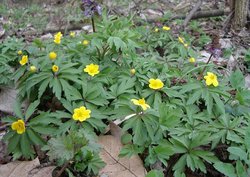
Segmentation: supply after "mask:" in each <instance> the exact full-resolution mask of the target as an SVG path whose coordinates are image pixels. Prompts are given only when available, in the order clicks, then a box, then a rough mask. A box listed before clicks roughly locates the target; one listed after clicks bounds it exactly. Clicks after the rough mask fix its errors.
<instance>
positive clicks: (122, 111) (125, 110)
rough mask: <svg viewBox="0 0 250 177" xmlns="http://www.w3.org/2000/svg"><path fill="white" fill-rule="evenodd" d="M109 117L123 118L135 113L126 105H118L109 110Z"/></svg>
mask: <svg viewBox="0 0 250 177" xmlns="http://www.w3.org/2000/svg"><path fill="white" fill-rule="evenodd" d="M109 114H110V116H109V117H110V119H111V120H113V119H123V118H125V117H126V116H128V115H131V114H135V111H134V110H133V109H131V108H130V107H128V106H120V107H118V108H116V109H114V110H112V111H110V113H109Z"/></svg>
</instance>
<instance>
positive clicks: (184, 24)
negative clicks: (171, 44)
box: [183, 0, 203, 28]
mask: <svg viewBox="0 0 250 177" xmlns="http://www.w3.org/2000/svg"><path fill="white" fill-rule="evenodd" d="M202 2H203V1H202V0H199V1H198V2H197V3H196V5H195V6H194V8H193V9H192V10H191V11H190V12H189V14H188V15H187V17H186V18H185V20H184V23H183V27H184V28H185V27H186V26H187V24H188V22H189V21H190V20H191V19H192V17H193V15H194V13H195V12H196V11H197V10H198V9H199V8H200V6H201V5H202Z"/></svg>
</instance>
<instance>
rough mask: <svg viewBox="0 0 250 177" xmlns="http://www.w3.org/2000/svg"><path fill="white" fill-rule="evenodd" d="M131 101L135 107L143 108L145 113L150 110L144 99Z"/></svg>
mask: <svg viewBox="0 0 250 177" xmlns="http://www.w3.org/2000/svg"><path fill="white" fill-rule="evenodd" d="M131 101H132V102H133V104H134V105H137V106H141V108H142V109H143V110H144V111H145V110H147V109H148V108H150V106H149V105H148V104H147V103H146V101H145V99H144V98H142V99H139V100H136V99H131Z"/></svg>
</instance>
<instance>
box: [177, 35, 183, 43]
mask: <svg viewBox="0 0 250 177" xmlns="http://www.w3.org/2000/svg"><path fill="white" fill-rule="evenodd" d="M178 41H179V42H180V43H182V44H184V39H183V38H182V37H180V36H179V37H178Z"/></svg>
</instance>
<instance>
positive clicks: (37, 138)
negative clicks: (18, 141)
mask: <svg viewBox="0 0 250 177" xmlns="http://www.w3.org/2000/svg"><path fill="white" fill-rule="evenodd" d="M27 134H28V137H29V139H30V140H31V141H32V143H34V144H35V145H44V144H45V141H44V140H43V139H42V138H41V137H40V135H38V134H37V133H36V132H34V131H33V130H32V129H27Z"/></svg>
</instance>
